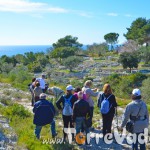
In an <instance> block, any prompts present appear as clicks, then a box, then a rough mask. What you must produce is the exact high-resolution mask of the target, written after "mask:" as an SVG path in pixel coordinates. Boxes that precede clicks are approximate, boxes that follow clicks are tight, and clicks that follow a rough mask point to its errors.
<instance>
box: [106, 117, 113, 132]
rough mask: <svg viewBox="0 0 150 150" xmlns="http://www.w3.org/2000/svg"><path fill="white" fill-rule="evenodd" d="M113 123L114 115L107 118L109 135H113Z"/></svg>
mask: <svg viewBox="0 0 150 150" xmlns="http://www.w3.org/2000/svg"><path fill="white" fill-rule="evenodd" d="M112 121H113V115H111V116H109V117H107V129H106V130H107V133H111V126H112Z"/></svg>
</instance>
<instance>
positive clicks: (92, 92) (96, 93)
mask: <svg viewBox="0 0 150 150" xmlns="http://www.w3.org/2000/svg"><path fill="white" fill-rule="evenodd" d="M88 92H89V95H90V96H94V97H96V96H98V93H99V92H94V91H92V89H89V91H88Z"/></svg>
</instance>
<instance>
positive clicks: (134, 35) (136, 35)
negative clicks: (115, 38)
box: [124, 18, 150, 45]
mask: <svg viewBox="0 0 150 150" xmlns="http://www.w3.org/2000/svg"><path fill="white" fill-rule="evenodd" d="M127 30H128V31H127V33H126V34H124V36H125V37H126V38H127V40H134V41H136V42H137V43H138V44H140V45H142V44H144V43H147V41H148V40H149V34H150V20H147V19H146V18H137V19H136V20H135V21H133V22H132V24H131V26H130V28H127ZM147 45H148V43H147Z"/></svg>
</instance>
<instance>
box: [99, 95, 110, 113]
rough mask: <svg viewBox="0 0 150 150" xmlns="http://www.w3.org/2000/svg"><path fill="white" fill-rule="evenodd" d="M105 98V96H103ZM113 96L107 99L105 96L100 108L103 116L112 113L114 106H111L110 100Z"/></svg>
mask: <svg viewBox="0 0 150 150" xmlns="http://www.w3.org/2000/svg"><path fill="white" fill-rule="evenodd" d="M102 96H104V94H103V95H102ZM111 96H112V94H111V95H110V96H109V97H107V98H106V97H105V96H104V100H103V101H102V103H101V107H100V112H101V113H102V114H107V113H108V112H109V111H110V108H111V107H112V105H111V106H110V102H109V100H108V99H109V98H110V97H111Z"/></svg>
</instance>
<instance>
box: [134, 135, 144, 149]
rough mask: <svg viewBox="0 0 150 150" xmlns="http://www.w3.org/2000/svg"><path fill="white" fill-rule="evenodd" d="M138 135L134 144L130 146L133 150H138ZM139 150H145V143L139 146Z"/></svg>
mask: <svg viewBox="0 0 150 150" xmlns="http://www.w3.org/2000/svg"><path fill="white" fill-rule="evenodd" d="M139 134H140V133H136V143H133V144H132V149H133V150H138V144H140V143H139V142H138V136H139ZM142 139H143V140H144V136H143V137H142ZM140 150H146V146H145V143H144V144H140Z"/></svg>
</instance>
